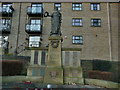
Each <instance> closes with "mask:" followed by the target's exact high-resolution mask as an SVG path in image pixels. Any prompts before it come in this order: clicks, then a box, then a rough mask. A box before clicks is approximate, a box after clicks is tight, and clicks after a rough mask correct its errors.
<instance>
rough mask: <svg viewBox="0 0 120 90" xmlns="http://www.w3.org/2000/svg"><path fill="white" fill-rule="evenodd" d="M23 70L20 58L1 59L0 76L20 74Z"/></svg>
mask: <svg viewBox="0 0 120 90" xmlns="http://www.w3.org/2000/svg"><path fill="white" fill-rule="evenodd" d="M22 70H23V61H21V60H2V76H13V75H20V74H21V72H22Z"/></svg>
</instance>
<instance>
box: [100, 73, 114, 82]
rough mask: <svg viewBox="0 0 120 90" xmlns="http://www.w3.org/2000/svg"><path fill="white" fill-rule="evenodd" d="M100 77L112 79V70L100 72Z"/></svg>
mask: <svg viewBox="0 0 120 90" xmlns="http://www.w3.org/2000/svg"><path fill="white" fill-rule="evenodd" d="M101 75H102V79H103V80H108V81H112V80H113V73H112V72H101Z"/></svg>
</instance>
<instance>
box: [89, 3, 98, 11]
mask: <svg viewBox="0 0 120 90" xmlns="http://www.w3.org/2000/svg"><path fill="white" fill-rule="evenodd" d="M91 10H95V11H96V10H100V4H99V3H92V4H91Z"/></svg>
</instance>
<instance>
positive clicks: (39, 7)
mask: <svg viewBox="0 0 120 90" xmlns="http://www.w3.org/2000/svg"><path fill="white" fill-rule="evenodd" d="M41 12H42V4H32V13H41Z"/></svg>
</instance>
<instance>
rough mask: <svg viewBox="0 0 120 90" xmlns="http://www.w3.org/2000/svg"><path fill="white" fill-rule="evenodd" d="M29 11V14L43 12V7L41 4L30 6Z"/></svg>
mask: <svg viewBox="0 0 120 90" xmlns="http://www.w3.org/2000/svg"><path fill="white" fill-rule="evenodd" d="M27 13H28V14H42V13H43V8H42V7H41V6H32V7H30V6H28V7H27Z"/></svg>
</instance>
